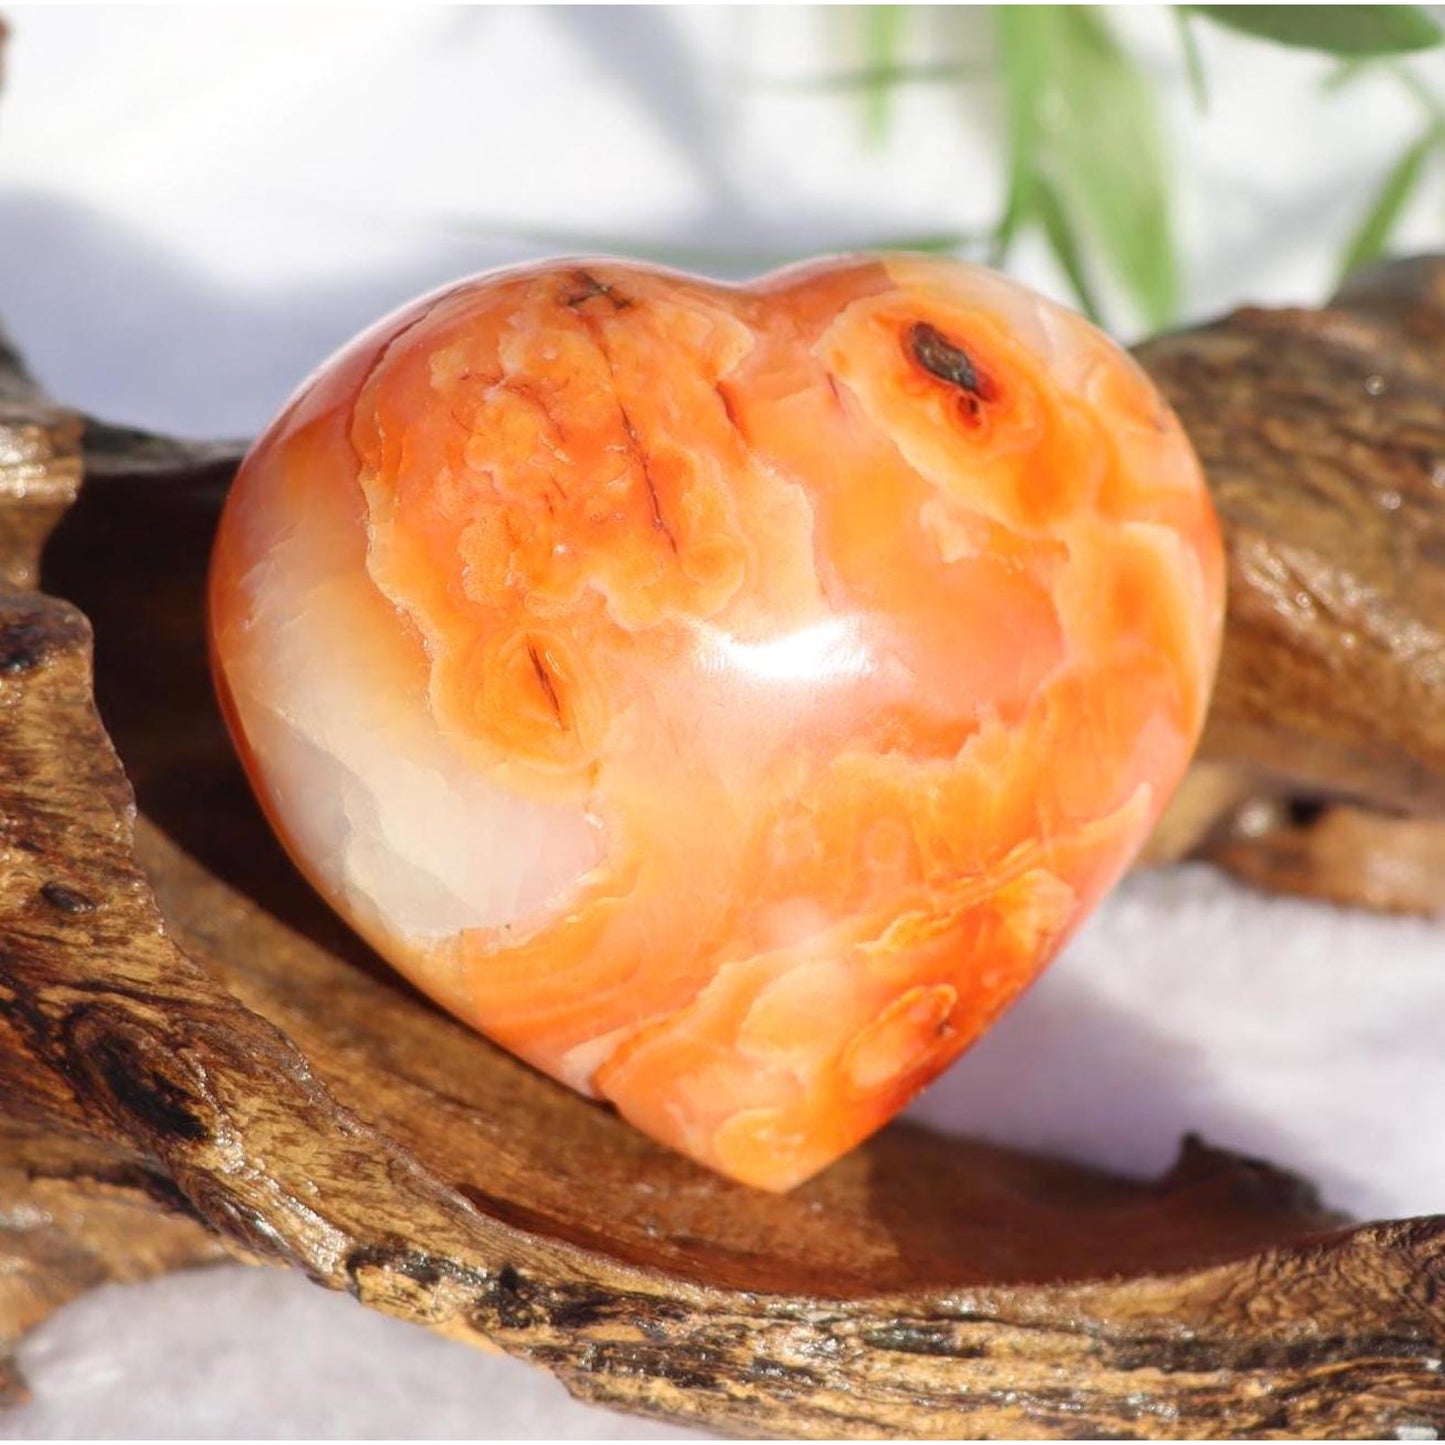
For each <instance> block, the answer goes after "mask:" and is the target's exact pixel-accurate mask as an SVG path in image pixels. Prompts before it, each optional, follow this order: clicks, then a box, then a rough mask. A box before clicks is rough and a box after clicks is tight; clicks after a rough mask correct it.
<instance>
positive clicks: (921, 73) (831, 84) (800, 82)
mask: <svg viewBox="0 0 1445 1445" xmlns="http://www.w3.org/2000/svg"><path fill="white" fill-rule="evenodd" d="M990 74H991V71H989V70H988V69H987V68H985V67H984V66H982V65H963V64H957V65H954V64H950V63H948V62H939V63H938V64H933V65H870V66H866V67H865V68H864V69H862V70H835V71H833V72H832V73H831V74H825V75H804V76H799V77H797V78H796V79H784V80H767V79H764V80H758V81H752V82H750V83H751V84H754V85H757V86H759V87H760V88H762V89H764V90H871V89H872V88H873V87H874V86H889V85H952V84H954V83H956V82H959V81H969V80H984V79H987V78H988V77H989V76H990Z"/></svg>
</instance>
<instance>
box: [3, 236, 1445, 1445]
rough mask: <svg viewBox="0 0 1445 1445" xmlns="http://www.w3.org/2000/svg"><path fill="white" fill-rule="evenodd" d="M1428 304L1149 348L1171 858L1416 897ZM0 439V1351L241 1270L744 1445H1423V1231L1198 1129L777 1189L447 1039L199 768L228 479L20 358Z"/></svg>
mask: <svg viewBox="0 0 1445 1445" xmlns="http://www.w3.org/2000/svg"><path fill="white" fill-rule="evenodd" d="M1442 293H1445V266H1442V265H1439V264H1436V263H1417V264H1415V265H1413V266H1410V267H1405V268H1397V269H1394V270H1391V271H1388V272H1385V273H1383V274H1382V275H1381V276H1379V277H1377V278H1376V281H1375V284H1374V285H1373V287H1366V288H1359V289H1357V290H1356V292H1355V293H1353V294H1352V295H1351V296H1350V297H1349V298H1348V302H1347V304H1346V305H1345V306H1343V307H1342V308H1337V309H1334V310H1330V311H1324V312H1317V313H1307V312H1284V313H1261V312H1246V313H1241V314H1240V315H1238V316H1236V317H1233V318H1231V319H1229V320H1227V321H1225V322H1221V323H1219V324H1218V325H1216V326H1213V327H1206V328H1204V329H1203V330H1201V331H1198V332H1193V333H1186V334H1184V335H1181V336H1178V337H1172V338H1166V339H1164V340H1161V341H1159V342H1157V343H1154V344H1152V345H1150V346H1149V347H1146V348H1144V350H1143V353H1142V354H1143V357H1144V360H1145V362H1146V364H1147V365H1148V366H1149V367H1150V368H1151V369H1152V370H1153V371H1154V372H1155V374H1156V375H1157V376H1158V377H1159V378H1160V380H1161V382H1162V383H1163V385H1164V386H1165V387H1166V388H1167V389H1168V390H1169V392H1170V394H1171V396H1172V398H1173V400H1174V401H1175V403H1176V405H1177V406H1178V407H1179V409H1180V411H1181V414H1182V415H1183V416H1184V418H1185V421H1186V424H1187V425H1188V426H1189V428H1190V430H1191V432H1192V433H1193V435H1194V436H1195V439H1196V441H1197V443H1198V445H1199V447H1200V450H1201V453H1202V455H1203V456H1204V458H1205V461H1206V464H1207V468H1208V470H1209V473H1210V478H1211V483H1212V485H1213V486H1214V488H1215V491H1216V494H1217V496H1218V498H1219V503H1220V509H1221V512H1222V515H1223V517H1224V520H1225V523H1226V530H1227V535H1228V541H1229V546H1230V557H1231V578H1230V582H1231V587H1232V597H1231V603H1230V618H1229V638H1228V644H1227V649H1226V658H1225V664H1224V669H1223V675H1222V678H1221V685H1220V690H1219V694H1218V699H1217V703H1216V708H1215V711H1214V714H1213V716H1212V720H1211V725H1210V730H1209V738H1208V743H1207V748H1206V756H1205V760H1204V761H1203V763H1202V764H1201V766H1200V768H1199V769H1198V770H1197V771H1196V773H1195V774H1194V775H1193V777H1192V778H1191V781H1190V783H1189V786H1188V787H1187V789H1186V790H1185V792H1184V793H1183V794H1182V795H1181V799H1180V803H1179V805H1178V807H1176V809H1174V810H1173V811H1172V813H1171V815H1170V817H1169V818H1168V819H1166V822H1165V824H1164V825H1163V827H1162V828H1161V831H1160V834H1159V836H1158V838H1157V839H1156V846H1155V850H1154V851H1155V855H1156V857H1158V858H1161V859H1164V858H1170V857H1178V856H1182V855H1183V854H1185V853H1190V852H1195V853H1197V852H1203V853H1204V854H1205V855H1207V856H1213V857H1216V858H1218V859H1219V860H1220V861H1221V862H1223V863H1224V864H1225V865H1226V866H1230V867H1234V868H1237V869H1238V870H1239V871H1241V872H1242V873H1244V874H1246V876H1250V877H1253V878H1255V879H1256V880H1258V881H1260V882H1262V883H1265V884H1267V885H1270V886H1286V887H1291V888H1294V889H1297V890H1299V891H1304V892H1314V893H1320V894H1324V895H1327V896H1333V897H1338V898H1347V899H1353V900H1356V901H1363V902H1370V903H1374V904H1377V905H1379V906H1387V907H1417V908H1428V907H1433V906H1439V904H1440V903H1441V901H1442V900H1441V884H1440V882H1439V879H1440V876H1441V870H1440V869H1439V868H1438V867H1437V866H1435V861H1434V860H1438V859H1439V858H1440V856H1441V853H1440V849H1441V842H1440V839H1441V836H1442V832H1445V821H1442V820H1445V651H1442V648H1441V638H1442V634H1445V486H1442V485H1441V484H1440V483H1439V482H1438V481H1437V480H1436V479H1437V477H1445V471H1438V470H1437V466H1438V464H1437V462H1436V460H1435V458H1436V457H1437V456H1439V457H1441V458H1442V459H1445V395H1442V393H1445V384H1442V383H1441V382H1440V381H1439V380H1438V378H1439V377H1440V376H1445V364H1442V363H1445V301H1442V300H1441V295H1442ZM0 406H3V408H4V411H3V414H0V1116H3V1122H0V1354H3V1348H4V1342H5V1341H6V1340H7V1339H8V1340H13V1339H14V1338H16V1337H17V1336H18V1334H19V1333H20V1332H21V1331H22V1330H24V1329H25V1328H27V1327H29V1326H30V1325H31V1324H33V1323H34V1322H35V1320H36V1319H38V1318H39V1317H41V1316H42V1315H43V1314H44V1313H45V1311H46V1310H47V1309H49V1308H52V1307H54V1306H55V1305H57V1304H59V1303H60V1302H62V1301H63V1300H64V1299H65V1298H67V1297H69V1296H70V1295H72V1294H74V1293H76V1292H77V1291H79V1290H80V1289H83V1288H85V1287H86V1286H88V1285H89V1284H91V1283H94V1282H95V1281H97V1280H100V1279H104V1278H120V1279H124V1278H134V1277H138V1276H141V1275H144V1274H146V1273H151V1272H155V1271H157V1270H160V1269H165V1268H169V1267H174V1266H178V1265H180V1264H184V1263H190V1262H199V1261H203V1260H206V1259H210V1258H213V1257H215V1256H216V1255H217V1253H218V1252H219V1251H220V1250H221V1249H224V1250H225V1251H226V1252H227V1253H229V1254H235V1255H239V1256H240V1257H243V1258H248V1259H256V1260H271V1261H276V1262H283V1263H287V1264H290V1265H293V1266H295V1267H298V1268H301V1269H303V1270H305V1271H306V1272H307V1273H308V1274H309V1275H310V1276H311V1277H312V1278H314V1279H315V1280H317V1281H318V1282H320V1283H322V1284H325V1285H327V1286H330V1287H332V1288H337V1289H346V1290H349V1291H350V1292H351V1293H353V1294H354V1295H356V1296H357V1297H358V1298H360V1299H361V1300H362V1301H364V1302H365V1303H367V1304H370V1305H372V1306H374V1307H377V1308H380V1309H384V1310H387V1311H389V1312H391V1313H394V1314H397V1315H400V1316H402V1317H405V1318H408V1319H413V1320H416V1321H419V1322H421V1323H424V1324H428V1325H431V1326H433V1327H434V1328H437V1329H441V1330H444V1331H446V1332H448V1333H450V1334H453V1335H457V1336H461V1337H465V1338H472V1339H476V1340H477V1341H479V1342H482V1341H486V1342H490V1343H493V1344H496V1345H500V1346H501V1347H502V1348H504V1349H506V1350H508V1351H510V1352H512V1353H514V1354H518V1355H521V1356H523V1357H526V1358H528V1359H530V1360H533V1361H534V1362H537V1363H539V1364H542V1365H545V1366H546V1367H548V1368H549V1369H551V1370H553V1371H555V1372H556V1373H557V1374H558V1375H559V1376H560V1377H561V1378H562V1379H563V1381H564V1382H565V1383H566V1384H567V1385H568V1386H569V1387H570V1388H571V1389H573V1390H574V1391H576V1392H577V1393H578V1394H580V1395H584V1396H586V1397H588V1398H591V1399H596V1400H600V1401H605V1402H607V1403H610V1404H614V1405H617V1406H620V1407H622V1408H624V1409H630V1410H635V1411H638V1412H642V1413H648V1414H654V1415H661V1416H667V1417H671V1418H678V1419H684V1420H689V1421H692V1422H695V1423H700V1424H705V1425H708V1426H711V1427H714V1428H718V1429H723V1430H728V1431H736V1432H743V1433H749V1432H752V1433H765V1434H773V1433H777V1432H780V1431H781V1432H786V1433H793V1434H798V1435H843V1436H860V1437H861V1436H876V1435H878V1434H900V1435H909V1436H953V1435H960V1434H962V1435H1026V1436H1032V1435H1048V1436H1079V1435H1118V1436H1126V1437H1131V1436H1133V1437H1138V1436H1143V1437H1158V1436H1198V1435H1204V1436H1238V1435H1265V1436H1296V1437H1297V1436H1300V1435H1352V1436H1354V1435H1392V1434H1395V1433H1396V1432H1398V1431H1401V1430H1406V1431H1408V1430H1410V1429H1412V1428H1426V1427H1434V1428H1440V1429H1445V1372H1442V1368H1441V1359H1442V1357H1445V1218H1432V1219H1421V1220H1413V1221H1395V1222H1386V1223H1377V1224H1367V1225H1363V1226H1349V1225H1347V1224H1345V1223H1344V1222H1343V1221H1341V1220H1340V1219H1338V1218H1337V1217H1334V1216H1331V1215H1329V1214H1328V1213H1326V1212H1325V1211H1324V1210H1323V1209H1321V1207H1320V1205H1319V1203H1318V1201H1317V1200H1316V1199H1315V1198H1314V1197H1313V1195H1312V1193H1311V1192H1310V1190H1309V1189H1308V1187H1307V1186H1305V1185H1304V1184H1302V1183H1301V1182H1300V1181H1298V1180H1295V1179H1293V1178H1291V1177H1289V1176H1287V1175H1284V1174H1282V1173H1280V1172H1278V1171H1276V1170H1274V1169H1272V1168H1270V1167H1269V1166H1267V1165H1264V1164H1261V1163H1256V1162H1252V1161H1247V1160H1243V1159H1238V1158H1235V1157H1232V1156H1229V1155H1225V1154H1221V1153H1218V1152H1216V1151H1213V1150H1210V1149H1208V1148H1207V1147H1206V1146H1204V1145H1202V1144H1199V1143H1188V1144H1186V1147H1185V1149H1184V1152H1183V1154H1182V1155H1181V1159H1180V1162H1179V1164H1178V1165H1177V1166H1176V1168H1175V1169H1174V1170H1173V1171H1171V1173H1170V1174H1169V1175H1167V1176H1166V1177H1165V1178H1163V1179H1161V1180H1160V1181H1158V1182H1157V1183H1153V1184H1140V1183H1133V1182H1129V1181H1125V1180H1121V1179H1117V1178H1113V1177H1109V1176H1106V1175H1103V1174H1100V1173H1096V1172H1093V1171H1090V1170H1087V1169H1084V1168H1080V1167H1077V1166H1073V1165H1066V1164H1061V1163H1057V1162H1053V1161H1050V1160H1046V1159H1038V1158H1031V1157H1027V1156H1025V1155H1022V1154H1018V1153H1015V1152H1011V1151H1008V1150H1004V1149H999V1148H994V1147H991V1146H985V1145H980V1144H973V1143H968V1142H964V1141H958V1140H952V1139H945V1138H942V1137H939V1136H936V1135H933V1134H931V1133H929V1132H927V1131H925V1130H922V1129H919V1128H917V1127H914V1126H910V1125H907V1124H895V1125H893V1126H891V1127H890V1128H888V1129H887V1130H885V1131H884V1132H883V1133H882V1134H880V1135H879V1136H877V1137H876V1138H875V1139H873V1140H872V1141H870V1142H869V1143H868V1144H867V1145H865V1146H864V1147H863V1148H862V1149H860V1150H858V1151H857V1152H856V1153H855V1154H853V1155H852V1156H850V1157H849V1158H847V1159H845V1160H844V1161H842V1162H841V1163H840V1164H838V1165H836V1166H835V1167H834V1168H832V1169H830V1170H829V1171H827V1172H826V1173H825V1174H824V1175H823V1176H822V1177H821V1178H819V1179H818V1180H816V1181H814V1182H813V1183H811V1184H809V1185H807V1186H804V1187H803V1188H802V1189H800V1190H798V1191H796V1192H795V1193H793V1194H792V1195H789V1196H787V1197H785V1198H773V1197H771V1196H763V1195H760V1194H756V1193H753V1192H750V1191H748V1190H746V1189H744V1188H741V1187H739V1186H736V1185H731V1184H729V1183H727V1182H726V1181H723V1180H721V1179H719V1178H716V1177H713V1176H712V1175H709V1174H707V1173H705V1172H704V1171H702V1170H700V1169H698V1168H696V1167H695V1166H693V1165H691V1164H689V1163H687V1162H686V1161H684V1160H682V1159H680V1158H677V1157H674V1156H672V1155H671V1154H669V1153H667V1152H665V1151H663V1150H661V1149H659V1148H658V1147H656V1146H654V1145H652V1144H650V1143H649V1142H648V1141H647V1140H645V1139H643V1138H642V1137H641V1136H639V1135H637V1134H636V1133H634V1132H633V1131H632V1130H631V1129H630V1128H628V1127H627V1126H626V1125H624V1124H622V1123H621V1122H619V1121H618V1120H617V1119H616V1117H615V1116H613V1115H612V1114H610V1113H608V1112H607V1111H605V1110H603V1109H600V1108H598V1107H595V1106H593V1105H591V1104H588V1103H586V1102H584V1101H583V1100H581V1099H578V1098H576V1097H574V1096H572V1095H571V1094H569V1093H567V1092H566V1091H564V1090H562V1089H561V1088H559V1087H557V1086H555V1085H553V1084H552V1083H551V1082H550V1081H548V1080H546V1079H544V1078H541V1077H540V1076H538V1075H536V1074H534V1073H532V1072H531V1071H530V1070H528V1069H527V1068H525V1067H524V1066H523V1065H521V1064H519V1063H517V1062H515V1061H514V1060H512V1059H510V1058H508V1057H507V1056H505V1055H504V1054H502V1053H501V1052H500V1051H498V1050H496V1049H494V1048H492V1047H491V1046H490V1045H488V1044H487V1043H486V1042H485V1041H484V1040H482V1039H480V1038H478V1037H476V1036H474V1035H472V1034H471V1033H469V1032H468V1031H466V1030H465V1029H463V1028H462V1027H461V1026H460V1025H458V1024H456V1023H454V1022H452V1021H451V1020H450V1019H448V1018H446V1017H445V1016H443V1015H442V1014H440V1013H439V1012H438V1011H437V1010H436V1009H434V1008H433V1007H431V1006H430V1005H429V1004H427V1003H426V1002H425V1001H423V1000H422V999H421V998H420V997H419V996H417V995H416V994H414V993H412V992H411V991H410V990H409V989H407V988H406V986H405V985H403V984H402V983H400V982H399V981H398V980H397V979H396V978H395V977H394V976H393V975H391V974H390V972H389V971H387V970H386V969H384V968H383V967H381V966H380V965H379V964H378V963H377V962H376V961H375V960H374V959H373V958H372V957H371V955H369V953H368V952H367V951H366V949H365V948H364V946H363V945H361V944H360V943H359V942H358V941H357V940H356V939H355V938H354V937H353V936H352V935H350V934H349V933H348V932H347V931H346V930H345V929H344V928H343V927H342V926H341V925H340V924H339V923H338V922H337V921H336V920H335V919H334V918H333V917H331V915H330V914H328V913H327V912H326V910H325V909H324V907H322V905H320V904H319V903H318V902H317V901H316V899H315V898H314V897H313V896H312V895H311V893H310V892H309V890H308V889H307V888H306V887H305V885H304V884H302V883H301V882H300V880H299V879H298V878H297V877H296V875H295V874H294V873H293V872H292V870H291V869H290V867H289V866H288V865H287V864H286V862H285V860H284V857H283V856H282V854H281V853H280V851H279V849H278V848H277V846H276V844H275V843H274V841H273V840H272V839H271V837H270V835H269V833H268V831H267V829H266V827H265V825H264V823H263V822H262V821H261V819H260V817H259V815H258V813H257V812H256V810H255V807H254V805H253V804H252V802H251V799H250V795H249V792H248V790H247V788H246V786H245V784H244V781H243V779H242V778H241V776H240V774H239V771H238V769H237V767H236V765H235V763H234V761H233V759H232V756H231V753H230V750H229V747H228V746H227V745H226V742H225V738H224V736H223V733H222V730H221V726H220V723H219V719H218V718H217V715H216V712H215V708H214V704H213V702H212V699H211V694H210V688H209V683H208V680H207V675H206V667H205V650H204V640H203V632H202V615H201V603H200V598H201V590H200V589H201V581H202V576H203V569H204V563H205V556H206V549H207V545H208V541H209V537H210V534H211V530H212V527H213V525H214V520H215V516H216V509H217V506H218V504H219V501H220V498H221V496H222V494H223V492H224V488H225V486H226V483H227V480H228V478H229V476H230V474H231V471H232V469H233V467H234V464H235V460H236V450H235V449H234V448H228V447H225V446H218V447H196V446H192V445H188V444H181V443H174V442H167V441H165V440H163V439H158V438H151V437H145V436H142V435H140V434H137V433H133V432H127V431H124V430H120V429H116V428H109V427H104V426H101V425H98V424H95V423H86V424H82V423H80V422H79V421H78V420H77V419H75V418H73V417H70V416H68V415H66V414H64V413H62V412H58V411H56V410H55V409H54V408H52V407H50V406H48V405H47V404H46V403H45V402H44V400H43V398H41V397H39V396H38V395H37V394H36V392H35V390H34V388H33V387H31V386H30V385H29V384H28V382H27V381H26V380H25V378H24V376H23V373H22V372H21V371H20V370H19V369H18V366H17V365H16V364H15V363H14V361H13V358H12V359H11V360H10V362H9V364H6V365H4V366H0ZM82 450H83V453H84V472H85V478H84V485H83V486H82V487H80V490H79V494H78V497H77V495H76V489H77V486H78V483H79V479H80V462H81V455H82ZM37 584H43V590H40V589H39V588H38V586H37ZM57 598H64V599H66V600H65V601H60V600H56V599H57ZM1301 599H1308V601H1307V602H1306V601H1304V600H1301ZM92 627H93V628H94V649H95V662H94V681H93V684H92V677H91V650H92ZM1347 639H1352V640H1347ZM92 692H93V694H94V697H95V699H96V700H97V701H98V704H99V713H98V714H97V712H96V711H95V709H94V708H93V706H92V700H91V699H92ZM101 718H103V719H104V727H102V724H101V721H100V719H101ZM112 742H113V743H114V750H113V749H112ZM121 760H123V761H124V771H122V766H121ZM132 790H133V793H134V798H135V800H136V801H137V802H138V804H139V808H140V817H139V819H137V818H136V815H135V812H134V808H133V803H132ZM1312 840H1313V841H1312ZM1392 859H1393V860H1394V865H1395V866H1394V867H1393V871H1392V870H1391V867H1388V866H1384V864H1387V863H1389V860H1392ZM1382 860H1384V863H1382ZM1382 867H1383V872H1381V869H1382ZM1382 878H1383V879H1384V880H1385V881H1384V882H1383V883H1382V882H1381V879H1382ZM1141 1087H1147V1084H1146V1083H1145V1082H1144V1081H1141ZM4 1379H5V1377H4V1375H3V1373H0V1391H3V1389H4V1388H5V1386H4V1384H3V1381H4ZM16 1388H17V1386H16V1383H15V1381H14V1380H13V1378H12V1379H11V1381H10V1389H11V1391H12V1393H13V1392H14V1390H15V1389H16Z"/></svg>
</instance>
